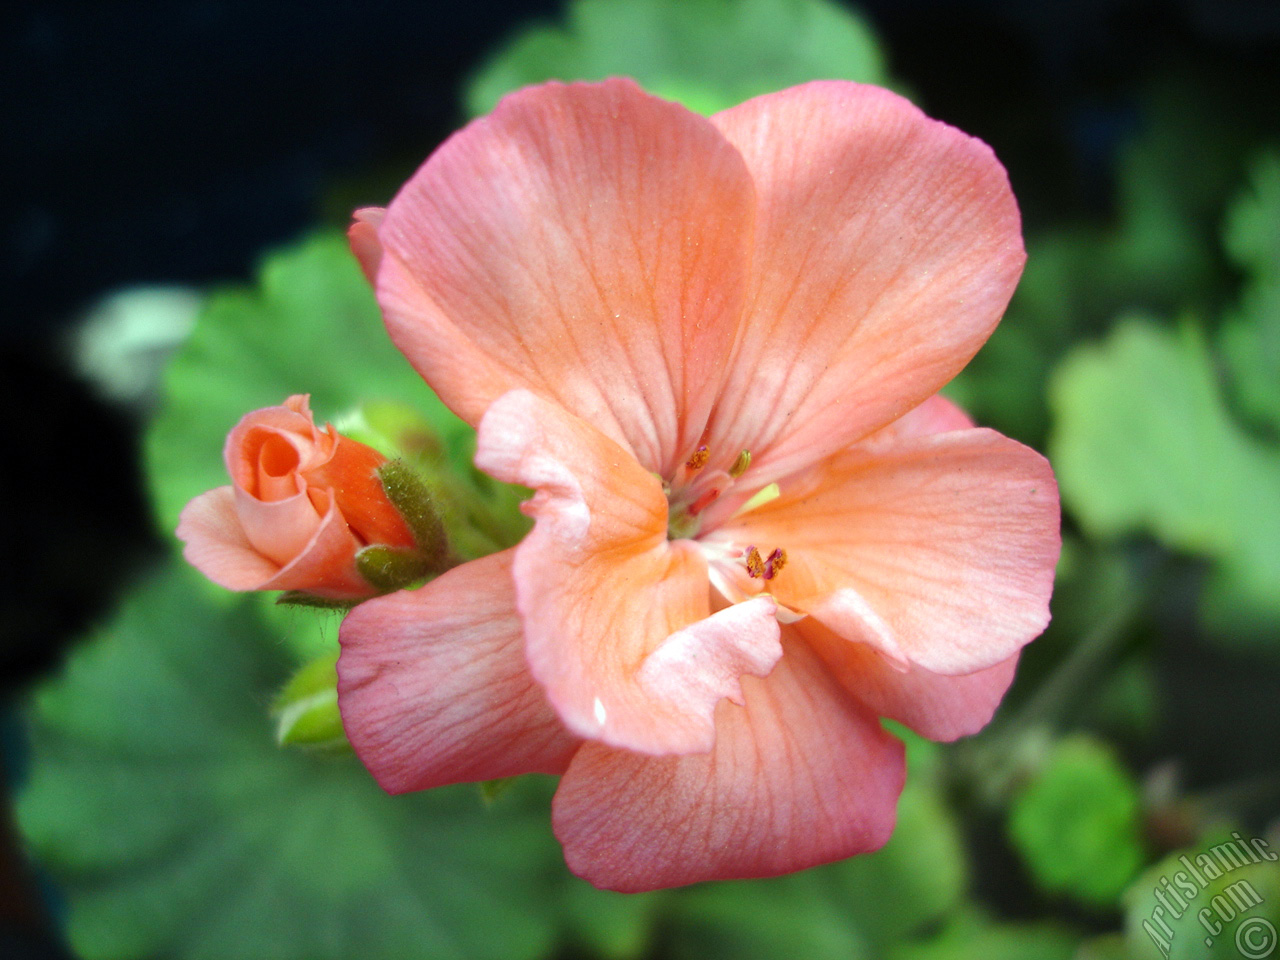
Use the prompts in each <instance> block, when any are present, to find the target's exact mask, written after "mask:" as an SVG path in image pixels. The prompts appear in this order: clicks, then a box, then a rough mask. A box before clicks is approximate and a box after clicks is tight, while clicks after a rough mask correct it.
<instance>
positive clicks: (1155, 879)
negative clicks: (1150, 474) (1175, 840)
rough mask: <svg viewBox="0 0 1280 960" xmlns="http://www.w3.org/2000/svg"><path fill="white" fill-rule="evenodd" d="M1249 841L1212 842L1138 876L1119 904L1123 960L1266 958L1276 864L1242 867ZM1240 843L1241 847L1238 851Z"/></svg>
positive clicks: (1277, 888)
mask: <svg viewBox="0 0 1280 960" xmlns="http://www.w3.org/2000/svg"><path fill="white" fill-rule="evenodd" d="M1252 840H1253V838H1252V837H1247V836H1244V835H1240V840H1237V839H1236V837H1235V836H1231V835H1224V836H1219V837H1216V838H1214V839H1212V840H1209V841H1208V842H1206V843H1205V845H1204V846H1202V847H1200V848H1198V849H1188V850H1180V851H1177V852H1175V853H1172V854H1170V855H1169V856H1168V857H1166V858H1165V859H1164V860H1162V861H1160V862H1159V863H1157V864H1156V865H1155V866H1153V867H1151V868H1150V869H1148V870H1146V871H1144V872H1143V873H1142V875H1141V876H1140V877H1139V878H1138V879H1137V881H1136V882H1135V883H1134V884H1133V886H1132V887H1130V888H1129V890H1128V892H1127V893H1126V894H1125V897H1124V902H1125V941H1126V945H1127V946H1128V948H1129V952H1128V953H1127V954H1126V956H1127V957H1128V958H1130V960H1166V958H1167V960H1228V958H1230V960H1240V958H1241V957H1255V958H1263V957H1269V956H1272V955H1274V953H1275V949H1276V931H1277V930H1278V929H1280V865H1278V864H1276V863H1274V862H1270V861H1267V860H1263V859H1262V858H1261V857H1260V856H1258V857H1257V859H1258V860H1259V861H1260V862H1258V863H1254V862H1252V860H1247V861H1246V859H1245V855H1246V854H1248V853H1249V852H1250V847H1251V846H1252ZM1241 841H1243V843H1244V844H1247V845H1249V847H1243V848H1242V846H1241ZM1223 844H1226V845H1227V846H1223ZM1230 847H1234V850H1231V849H1229V848H1230ZM1265 849H1266V848H1264V850H1265ZM1253 852H1254V853H1255V854H1256V850H1254V851H1253ZM1271 852H1273V853H1274V852H1275V851H1274V849H1272V850H1271ZM1241 863H1243V866H1241V865H1239V864H1241ZM1188 864H1189V865H1188ZM1215 873H1217V874H1218V875H1217V876H1214V874H1215ZM1237 936H1239V937H1240V938H1241V939H1240V940H1239V941H1237V939H1236V938H1237ZM1268 943H1269V944H1270V948H1269V949H1268V948H1267V944H1268Z"/></svg>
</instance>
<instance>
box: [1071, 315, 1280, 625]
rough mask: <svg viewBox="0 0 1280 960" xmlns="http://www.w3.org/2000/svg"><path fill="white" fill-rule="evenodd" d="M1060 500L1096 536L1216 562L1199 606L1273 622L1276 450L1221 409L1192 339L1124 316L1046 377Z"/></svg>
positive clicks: (1278, 554) (1277, 595)
mask: <svg viewBox="0 0 1280 960" xmlns="http://www.w3.org/2000/svg"><path fill="white" fill-rule="evenodd" d="M1050 403H1051V406H1052V408H1053V410H1054V414H1055V431H1054V434H1053V436H1052V437H1051V442H1050V454H1051V456H1050V459H1051V460H1052V461H1053V463H1054V467H1055V469H1056V471H1057V474H1058V481H1059V484H1060V485H1061V489H1062V497H1063V502H1064V503H1065V504H1066V505H1067V506H1068V507H1069V508H1070V510H1071V511H1072V512H1073V513H1074V514H1075V516H1076V517H1077V518H1078V519H1079V520H1080V522H1081V523H1082V524H1083V525H1084V526H1085V528H1086V529H1087V530H1088V531H1089V532H1090V533H1092V534H1093V535H1094V536H1097V537H1103V538H1107V537H1119V536H1122V535H1125V534H1131V533H1148V534H1151V535H1153V536H1155V537H1156V538H1157V539H1159V540H1160V541H1161V542H1163V543H1164V544H1166V545H1167V546H1169V547H1171V548H1172V549H1175V550H1182V551H1186V552H1189V553H1193V554H1198V555H1201V556H1205V557H1208V558H1211V559H1214V560H1217V561H1218V565H1217V569H1216V570H1215V579H1214V581H1213V582H1212V583H1211V584H1210V590H1211V593H1210V595H1209V597H1208V598H1207V601H1206V610H1207V611H1209V613H1210V619H1211V622H1219V623H1226V622H1229V619H1230V618H1231V617H1239V618H1241V619H1242V621H1243V620H1250V619H1255V618H1256V619H1257V620H1258V621H1259V622H1262V623H1267V622H1270V623H1275V622H1280V592H1278V591H1276V590H1275V584H1276V583H1280V451H1277V450H1276V449H1274V448H1270V447H1267V446H1265V445H1263V444H1260V443H1258V442H1257V441H1255V440H1254V439H1252V438H1251V437H1249V436H1248V435H1247V434H1245V433H1244V432H1243V431H1242V430H1241V429H1240V428H1239V426H1237V424H1236V423H1235V422H1234V421H1233V420H1232V419H1231V416H1230V414H1229V412H1228V410H1227V407H1226V402H1225V400H1224V398H1223V396H1222V391H1221V389H1220V388H1219V385H1218V382H1217V379H1216V377H1215V374H1214V369H1213V362H1212V359H1211V357H1210V356H1209V353H1208V348H1207V346H1206V344H1205V341H1204V337H1203V336H1202V335H1201V334H1200V333H1199V332H1198V331H1197V330H1196V328H1194V327H1192V326H1191V325H1189V324H1185V325H1183V326H1182V327H1181V328H1180V329H1179V330H1176V331H1175V330H1171V329H1169V328H1166V327H1161V326H1158V325H1157V324H1155V323H1153V322H1150V321H1147V320H1142V319H1137V318H1129V319H1127V320H1124V321H1122V322H1120V323H1119V324H1117V326H1116V329H1115V330H1114V331H1113V332H1112V333H1111V335H1110V336H1109V337H1108V338H1107V339H1106V340H1105V341H1103V342H1102V343H1100V344H1096V345H1086V346H1080V347H1077V348H1076V349H1075V350H1074V351H1073V352H1072V353H1071V354H1070V355H1069V356H1068V357H1067V358H1066V360H1065V361H1064V362H1063V363H1062V365H1061V366H1060V367H1059V369H1058V370H1057V371H1056V373H1055V375H1054V378H1053V380H1052V382H1051V384H1050Z"/></svg>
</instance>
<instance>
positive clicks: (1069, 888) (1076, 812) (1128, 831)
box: [1009, 736, 1143, 906]
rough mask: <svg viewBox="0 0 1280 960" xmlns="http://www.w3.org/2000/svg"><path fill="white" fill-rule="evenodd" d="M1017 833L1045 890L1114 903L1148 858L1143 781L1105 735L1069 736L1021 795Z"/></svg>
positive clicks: (1013, 826) (1015, 815)
mask: <svg viewBox="0 0 1280 960" xmlns="http://www.w3.org/2000/svg"><path fill="white" fill-rule="evenodd" d="M1009 835H1010V838H1011V839H1012V841H1013V845H1014V846H1015V847H1016V848H1017V850H1018V852H1019V853H1020V854H1021V855H1022V858H1023V860H1024V861H1025V862H1026V864H1027V866H1028V867H1029V868H1030V869H1031V873H1032V875H1033V876H1034V877H1035V878H1036V881H1037V882H1038V883H1039V884H1040V885H1041V886H1042V887H1043V888H1044V889H1045V890H1047V891H1049V892H1051V893H1063V894H1068V895H1070V896H1072V897H1074V898H1075V899H1077V900H1080V901H1082V902H1084V903H1087V904H1092V905H1096V906H1106V905H1108V904H1111V903H1114V902H1115V900H1116V899H1117V898H1118V897H1119V896H1120V894H1121V893H1122V892H1123V891H1124V889H1125V887H1127V886H1128V884H1129V881H1130V880H1132V879H1133V875H1134V874H1135V873H1136V872H1137V871H1138V870H1139V868H1141V866H1142V862H1143V843H1142V824H1141V797H1140V795H1139V791H1138V785H1137V783H1136V782H1135V781H1134V779H1133V777H1132V776H1131V775H1130V774H1129V772H1128V771H1127V770H1126V769H1125V768H1124V767H1123V766H1122V765H1121V763H1120V761H1119V760H1117V759H1116V757H1115V755H1114V754H1113V753H1112V752H1111V750H1110V748H1108V747H1107V746H1106V745H1104V744H1103V743H1101V742H1100V741H1097V740H1094V739H1092V738H1089V737H1084V736H1076V737H1070V738H1067V739H1064V740H1061V741H1059V742H1058V743H1057V744H1056V745H1055V746H1054V749H1053V751H1052V752H1051V753H1050V755H1049V758H1048V760H1047V761H1046V763H1045V765H1044V767H1043V768H1041V770H1040V771H1039V772H1038V774H1037V775H1036V776H1035V777H1034V778H1033V779H1032V780H1031V781H1030V782H1029V783H1027V784H1026V785H1024V786H1023V787H1022V789H1020V790H1019V791H1018V792H1017V793H1016V794H1015V795H1014V798H1013V804H1012V805H1011V807H1010V810H1009Z"/></svg>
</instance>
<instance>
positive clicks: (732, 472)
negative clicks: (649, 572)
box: [662, 444, 787, 581]
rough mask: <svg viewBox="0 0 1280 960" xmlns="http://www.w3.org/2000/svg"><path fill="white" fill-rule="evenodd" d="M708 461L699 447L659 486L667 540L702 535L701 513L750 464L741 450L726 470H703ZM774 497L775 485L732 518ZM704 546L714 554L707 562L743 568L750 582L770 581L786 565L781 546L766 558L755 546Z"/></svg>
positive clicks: (748, 454) (705, 451)
mask: <svg viewBox="0 0 1280 960" xmlns="http://www.w3.org/2000/svg"><path fill="white" fill-rule="evenodd" d="M710 460H711V451H710V450H709V449H708V448H707V446H706V444H703V445H701V446H700V447H698V449H696V450H695V451H693V453H692V454H691V455H690V456H689V459H688V460H686V461H685V462H684V463H683V464H682V465H681V466H680V468H679V469H677V470H676V472H675V476H673V477H672V478H671V480H670V481H668V482H665V483H663V485H662V489H663V491H664V492H665V493H666V495H667V539H668V540H692V539H695V538H696V537H697V536H698V534H699V533H700V532H702V521H703V511H704V510H706V509H707V507H709V506H711V504H713V503H715V502H716V501H717V500H718V499H720V497H721V496H722V495H723V494H724V493H725V492H726V491H728V490H729V488H730V487H732V486H733V485H734V484H735V482H736V481H737V479H738V478H739V477H741V476H742V475H743V474H744V473H746V471H747V467H749V466H750V465H751V452H750V451H749V450H743V451H742V452H741V453H739V454H738V456H737V458H736V459H735V460H734V461H733V464H732V465H731V466H730V467H729V469H728V470H706V469H704V468H705V467H706V466H707V464H708V463H709V462H710ZM776 496H778V485H777V484H776V483H771V484H769V485H768V486H766V487H764V488H762V489H760V490H757V491H756V492H755V494H754V495H753V496H751V497H750V498H749V499H747V500H746V501H745V502H744V503H743V504H742V506H741V507H739V508H738V510H737V512H736V513H735V514H734V515H735V516H737V515H739V514H742V513H745V512H747V511H749V510H754V509H755V508H756V507H758V506H761V505H762V504H765V503H768V502H769V501H770V500H772V499H774V498H775V497H776ZM704 547H706V548H709V549H710V550H711V552H712V554H715V555H716V556H709V557H708V559H710V560H712V561H713V562H714V563H720V564H729V565H731V566H733V567H737V568H739V569H740V570H743V569H745V571H746V574H747V576H748V577H749V578H750V579H751V580H766V581H767V580H772V579H773V578H774V577H776V576H777V575H778V574H779V573H780V572H781V571H782V568H783V567H784V566H786V563H787V551H786V550H784V549H782V548H781V547H776V548H775V549H774V550H773V551H772V552H771V553H769V554H768V555H767V556H766V555H764V554H762V553H761V552H760V550H759V549H758V548H757V547H756V545H755V544H750V545H749V546H746V547H745V548H744V547H742V546H738V547H732V546H730V545H729V544H721V545H719V546H718V547H711V545H710V544H709V543H707V544H704ZM726 548H728V549H727V550H726ZM739 575H740V574H739Z"/></svg>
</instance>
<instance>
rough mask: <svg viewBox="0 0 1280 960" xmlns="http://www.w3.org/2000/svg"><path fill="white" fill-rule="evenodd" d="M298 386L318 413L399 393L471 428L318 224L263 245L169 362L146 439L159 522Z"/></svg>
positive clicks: (334, 414) (448, 435)
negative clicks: (316, 229) (253, 276)
mask: <svg viewBox="0 0 1280 960" xmlns="http://www.w3.org/2000/svg"><path fill="white" fill-rule="evenodd" d="M294 393H309V394H311V406H312V409H313V410H314V411H315V412H316V418H317V420H319V421H324V420H333V419H336V418H338V417H339V416H340V415H341V414H344V413H346V412H349V411H352V410H354V409H355V408H356V407H357V406H358V405H359V404H361V403H363V402H367V401H372V400H397V401H401V402H403V403H407V404H409V405H410V406H412V407H413V408H414V409H416V410H417V411H419V412H420V413H422V414H424V415H425V416H426V417H427V419H428V421H429V422H430V423H431V425H432V426H433V427H434V428H435V430H436V431H438V432H439V434H440V435H441V436H442V437H444V438H445V439H446V442H447V443H449V444H451V445H457V446H459V447H461V446H465V444H466V442H467V438H468V437H469V435H470V432H471V431H470V428H468V427H467V426H466V424H464V423H463V422H462V421H461V420H459V419H458V418H457V417H455V416H454V415H453V414H452V413H450V412H449V410H448V409H447V408H445V406H444V404H443V403H441V402H440V400H439V399H438V398H437V397H436V396H435V395H434V394H433V393H432V392H431V391H430V390H429V389H428V388H427V386H426V384H425V383H423V381H422V378H421V377H419V376H418V375H417V374H416V373H415V372H414V371H413V368H411V367H410V366H409V364H408V362H407V361H406V360H405V359H404V357H402V356H401V355H400V353H399V352H398V351H397V350H396V348H395V347H394V346H392V344H391V340H390V338H389V337H388V336H387V332H386V329H385V328H384V327H383V325H382V317H381V314H380V313H379V312H378V306H377V304H376V303H375V301H374V299H373V293H372V291H371V290H370V288H369V284H368V282H367V281H366V280H365V278H364V276H363V275H362V274H361V272H360V268H359V267H358V266H357V264H356V261H355V258H354V257H353V256H352V255H351V252H350V251H349V250H348V249H347V244H346V241H345V239H344V238H343V237H342V236H341V235H339V234H336V233H323V234H317V235H315V236H312V237H310V238H308V239H306V240H304V241H302V242H301V243H299V244H298V245H297V246H294V247H292V248H289V249H285V250H281V251H280V252H277V253H274V254H270V255H269V256H267V258H266V259H265V260H264V261H263V265H262V269H261V272H260V274H259V277H258V282H257V284H256V286H254V287H253V288H249V289H232V290H224V291H222V292H221V293H215V294H214V295H213V296H212V297H211V298H210V300H209V302H208V304H207V306H206V307H205V309H204V311H203V312H202V313H201V315H200V317H199V319H198V320H197V322H196V326H195V329H194V331H193V332H192V334H191V337H190V338H189V339H188V340H187V342H186V344H185V345H184V346H183V347H182V349H181V350H180V351H179V352H178V354H177V355H176V356H175V357H174V359H173V361H172V362H171V363H170V365H169V368H168V371H167V375H166V378H165V394H166V396H165V403H164V406H163V408H162V409H161V412H160V414H159V416H157V418H156V420H155V422H154V423H153V424H152V425H151V428H150V429H149V430H148V431H147V436H146V441H145V457H146V467H147V477H148V480H149V482H150V485H151V491H152V495H153V499H154V502H155V507H156V513H157V515H158V518H159V523H160V526H161V528H162V529H163V530H165V531H170V530H173V529H174V527H175V526H177V523H178V513H179V512H180V511H181V509H182V508H183V506H185V505H186V503H187V501H189V500H190V499H191V498H192V497H195V496H197V495H198V494H201V493H203V492H204V491H206V490H209V489H211V488H213V487H218V486H223V485H225V484H226V483H228V482H229V481H228V478H227V475H226V468H225V467H224V466H223V464H222V446H223V443H224V441H225V440H226V436H227V432H228V431H229V430H230V429H231V428H232V427H233V426H235V425H236V423H237V422H238V421H239V420H240V418H241V417H243V416H244V415H245V414H246V413H248V412H249V411H251V410H256V409H259V408H261V407H269V406H275V405H277V404H280V403H282V402H284V400H285V398H286V397H288V396H289V395H290V394H294Z"/></svg>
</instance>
